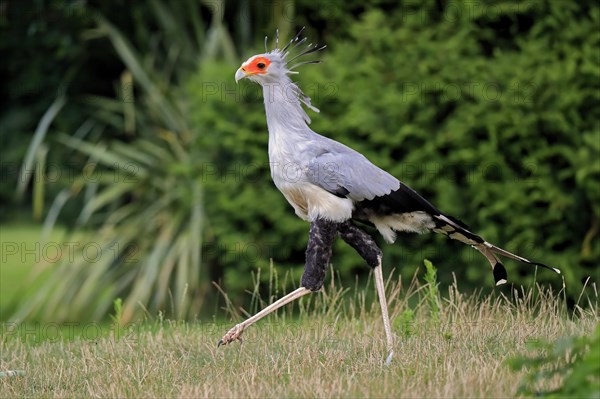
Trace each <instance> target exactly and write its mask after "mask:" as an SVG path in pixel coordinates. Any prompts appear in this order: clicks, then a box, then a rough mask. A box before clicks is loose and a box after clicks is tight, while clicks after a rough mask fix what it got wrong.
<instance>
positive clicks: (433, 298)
mask: <svg viewBox="0 0 600 399" xmlns="http://www.w3.org/2000/svg"><path fill="white" fill-rule="evenodd" d="M423 263H424V264H425V275H424V276H423V279H424V280H425V282H426V283H427V286H426V294H425V295H426V298H427V304H428V305H429V314H430V315H431V320H432V321H433V322H434V323H437V322H439V320H440V313H441V308H442V306H441V304H440V292H439V290H438V282H437V270H436V269H435V266H433V264H432V263H431V262H430V261H429V260H427V259H425V260H424V261H423Z"/></svg>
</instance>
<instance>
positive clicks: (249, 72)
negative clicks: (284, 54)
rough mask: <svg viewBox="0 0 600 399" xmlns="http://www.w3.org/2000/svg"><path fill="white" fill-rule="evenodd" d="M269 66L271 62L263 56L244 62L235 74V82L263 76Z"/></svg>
mask: <svg viewBox="0 0 600 399" xmlns="http://www.w3.org/2000/svg"><path fill="white" fill-rule="evenodd" d="M269 65H271V60H270V59H268V58H267V57H263V56H255V57H252V58H250V59H249V60H248V61H246V62H244V63H243V64H242V66H241V67H240V69H238V70H237V72H236V74H235V80H236V81H238V80H240V79H243V78H246V77H249V76H254V75H265V74H266V73H267V70H268V69H269Z"/></svg>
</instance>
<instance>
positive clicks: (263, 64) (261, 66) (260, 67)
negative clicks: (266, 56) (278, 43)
mask: <svg viewBox="0 0 600 399" xmlns="http://www.w3.org/2000/svg"><path fill="white" fill-rule="evenodd" d="M256 66H257V67H258V69H265V63H264V62H259V63H258V64H256Z"/></svg>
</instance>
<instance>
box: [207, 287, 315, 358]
mask: <svg viewBox="0 0 600 399" xmlns="http://www.w3.org/2000/svg"><path fill="white" fill-rule="evenodd" d="M311 292H312V291H311V290H309V289H308V288H304V287H300V288H298V289H296V290H294V291H292V292H290V293H289V294H287V295H286V296H284V297H282V298H280V299H278V300H277V301H275V302H273V303H272V304H270V305H269V306H267V307H266V308H264V309H263V310H261V311H260V312H258V313H257V314H255V315H254V316H252V317H250V318H248V319H246V320H244V321H243V322H241V323H239V324H236V325H235V326H234V327H233V328H232V329H231V330H229V331H227V333H226V334H225V335H223V338H221V339H220V340H219V342H218V343H217V347H219V346H221V345H227V344H228V343H230V342H233V341H238V340H239V341H241V340H242V338H241V336H242V333H243V332H244V329H245V328H246V327H248V326H249V325H251V324H254V323H255V322H257V321H258V320H260V319H262V318H263V317H265V316H266V315H268V314H269V313H272V312H274V311H276V310H277V309H279V308H280V307H282V306H283V305H285V304H288V303H290V302H292V301H294V300H296V299H298V298H300V297H301V296H304V295H306V294H310V293H311Z"/></svg>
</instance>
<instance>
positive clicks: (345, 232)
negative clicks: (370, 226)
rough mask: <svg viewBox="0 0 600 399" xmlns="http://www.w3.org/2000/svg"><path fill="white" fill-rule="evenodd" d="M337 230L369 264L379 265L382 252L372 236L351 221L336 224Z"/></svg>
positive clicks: (372, 265)
mask: <svg viewBox="0 0 600 399" xmlns="http://www.w3.org/2000/svg"><path fill="white" fill-rule="evenodd" d="M338 232H339V234H340V237H341V238H342V240H344V241H346V242H347V243H348V244H350V246H351V247H352V248H354V249H355V250H356V252H358V254H359V255H360V256H362V258H363V259H364V260H366V261H367V264H368V265H369V266H371V267H373V268H374V267H377V266H379V259H380V258H381V256H382V254H383V253H382V252H381V249H379V247H378V246H377V243H375V240H373V237H371V236H370V235H368V234H367V233H365V232H364V231H362V230H361V229H359V228H358V227H356V226H355V225H354V224H352V222H351V221H347V222H344V223H340V224H338Z"/></svg>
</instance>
